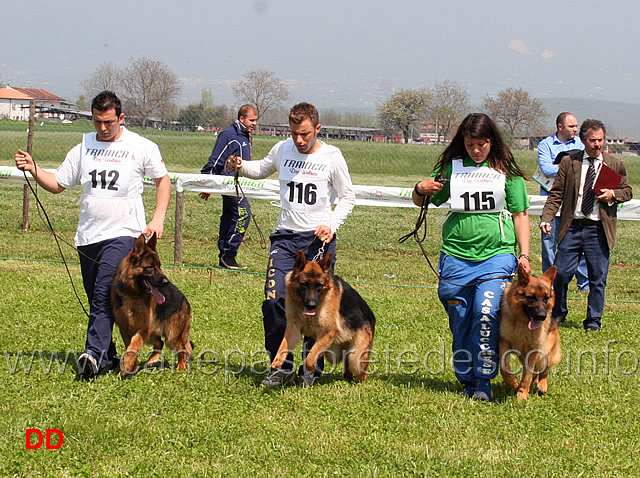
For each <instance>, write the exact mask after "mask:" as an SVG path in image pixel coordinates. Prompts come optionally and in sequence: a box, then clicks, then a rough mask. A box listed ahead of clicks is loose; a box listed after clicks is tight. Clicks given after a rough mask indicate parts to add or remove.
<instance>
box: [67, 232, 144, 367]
mask: <svg viewBox="0 0 640 478" xmlns="http://www.w3.org/2000/svg"><path fill="white" fill-rule="evenodd" d="M135 242H136V238H135V237H116V238H115V239H109V240H106V241H102V242H97V243H95V244H89V245H88V246H80V247H78V251H79V255H80V268H81V270H82V281H83V283H84V290H85V292H86V293H87V298H88V299H89V312H90V313H89V326H88V327H87V341H86V345H85V350H84V351H85V352H86V353H88V354H90V355H91V356H92V357H94V358H95V359H96V363H97V364H98V369H99V370H101V369H103V368H104V367H105V366H106V364H107V361H108V360H110V359H112V358H113V357H115V355H116V346H115V344H114V343H113V340H112V334H113V322H114V319H113V313H112V312H111V298H110V295H111V281H112V279H113V274H114V272H115V271H116V268H117V267H118V264H120V261H121V260H122V259H123V258H124V257H125V256H126V255H127V254H128V253H129V251H131V249H133V245H134V244H135Z"/></svg>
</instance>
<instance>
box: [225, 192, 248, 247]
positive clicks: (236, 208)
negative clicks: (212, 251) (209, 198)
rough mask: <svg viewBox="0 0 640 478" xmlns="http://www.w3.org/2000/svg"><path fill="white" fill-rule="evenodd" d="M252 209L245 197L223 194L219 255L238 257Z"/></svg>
mask: <svg viewBox="0 0 640 478" xmlns="http://www.w3.org/2000/svg"><path fill="white" fill-rule="evenodd" d="M250 221H251V209H250V208H249V201H247V198H245V197H238V196H222V215H221V216H220V234H219V235H218V249H219V250H220V254H219V256H218V257H229V258H232V257H236V255H237V254H238V248H239V247H240V244H242V239H243V238H244V235H245V233H246V232H247V228H248V227H249V222H250Z"/></svg>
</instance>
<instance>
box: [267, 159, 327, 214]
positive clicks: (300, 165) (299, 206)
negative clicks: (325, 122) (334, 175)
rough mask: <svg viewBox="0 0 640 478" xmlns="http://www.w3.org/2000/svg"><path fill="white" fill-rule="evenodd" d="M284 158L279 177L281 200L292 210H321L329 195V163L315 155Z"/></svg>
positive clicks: (324, 206) (283, 205)
mask: <svg viewBox="0 0 640 478" xmlns="http://www.w3.org/2000/svg"><path fill="white" fill-rule="evenodd" d="M299 157H304V155H296V158H292V159H289V158H286V157H285V158H283V163H282V167H281V168H280V173H279V177H278V179H279V180H280V202H281V203H282V207H283V208H284V209H289V210H291V211H303V212H306V211H321V210H324V209H325V208H326V205H327V201H328V199H329V198H328V195H329V192H328V191H329V164H328V163H327V162H324V161H317V160H315V159H316V158H314V156H313V155H308V156H307V157H304V160H302V161H301V160H299V159H297V158H299Z"/></svg>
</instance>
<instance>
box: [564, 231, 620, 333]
mask: <svg viewBox="0 0 640 478" xmlns="http://www.w3.org/2000/svg"><path fill="white" fill-rule="evenodd" d="M580 254H584V257H585V259H586V261H587V275H588V277H589V298H588V305H587V318H586V319H585V320H584V321H583V325H584V327H585V328H587V327H591V326H595V327H597V328H600V326H601V325H602V323H601V321H602V312H603V310H604V290H605V287H606V285H607V274H608V273H609V245H608V243H607V237H606V235H605V233H604V228H603V227H602V224H601V223H599V222H597V223H593V224H589V225H583V224H577V223H576V222H575V221H574V222H573V223H572V224H571V226H570V227H569V231H568V232H567V234H566V236H564V238H563V239H562V242H560V243H559V244H558V252H557V254H556V260H555V265H556V266H557V267H558V274H557V275H556V279H555V281H554V282H553V289H554V291H555V294H556V303H555V305H554V307H553V312H552V314H553V316H554V317H558V318H559V319H561V320H563V319H564V318H565V317H566V316H567V313H568V310H567V289H568V286H569V282H570V281H571V278H572V277H573V275H574V274H575V273H576V269H577V267H578V259H579V257H580Z"/></svg>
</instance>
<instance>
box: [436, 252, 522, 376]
mask: <svg viewBox="0 0 640 478" xmlns="http://www.w3.org/2000/svg"><path fill="white" fill-rule="evenodd" d="M517 265H518V261H517V260H516V257H515V256H514V255H513V254H499V255H497V256H494V257H491V258H489V259H487V260H485V261H482V262H470V261H465V260H462V259H456V258H455V257H451V256H448V255H446V254H444V253H442V254H441V255H440V262H439V264H438V270H439V273H440V276H441V277H442V278H441V279H440V282H439V283H438V297H439V298H440V301H441V302H442V305H444V308H445V310H446V311H447V314H448V315H449V328H450V329H451V333H452V335H453V345H452V350H453V368H454V371H455V374H456V377H457V379H458V380H459V381H460V382H461V383H463V384H469V385H475V382H476V379H492V378H494V377H495V376H496V374H497V373H498V341H499V339H500V337H499V318H498V312H499V310H500V300H501V299H502V294H503V292H504V289H505V287H506V285H507V282H509V280H510V277H509V276H511V274H513V273H514V272H515V270H516V267H517ZM505 276H506V277H505ZM494 277H495V279H493V278H494ZM498 277H499V278H498ZM483 279H490V280H485V281H484V282H480V283H478V284H474V283H475V282H478V281H480V280H483ZM466 284H470V285H466ZM471 284H472V285H471Z"/></svg>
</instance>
